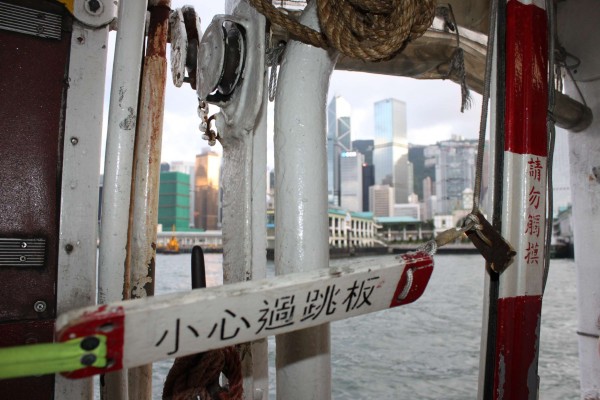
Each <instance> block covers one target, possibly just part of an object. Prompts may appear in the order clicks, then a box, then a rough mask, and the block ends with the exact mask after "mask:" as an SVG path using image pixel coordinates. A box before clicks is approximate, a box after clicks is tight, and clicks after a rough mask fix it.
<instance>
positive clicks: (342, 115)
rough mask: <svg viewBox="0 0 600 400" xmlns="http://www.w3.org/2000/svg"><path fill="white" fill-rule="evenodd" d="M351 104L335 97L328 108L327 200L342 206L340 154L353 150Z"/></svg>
mask: <svg viewBox="0 0 600 400" xmlns="http://www.w3.org/2000/svg"><path fill="white" fill-rule="evenodd" d="M350 112H351V108H350V104H349V103H348V102H347V101H346V100H345V99H344V98H343V97H340V96H335V97H334V98H333V99H332V100H331V102H330V103H329V105H328V106H327V198H328V201H329V203H330V204H335V205H340V154H342V152H343V151H350V150H351V138H350V128H351V124H350Z"/></svg>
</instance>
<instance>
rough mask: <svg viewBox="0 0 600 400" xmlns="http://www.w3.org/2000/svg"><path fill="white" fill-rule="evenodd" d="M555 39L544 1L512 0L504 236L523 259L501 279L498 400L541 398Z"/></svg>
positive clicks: (496, 367)
mask: <svg viewBox="0 0 600 400" xmlns="http://www.w3.org/2000/svg"><path fill="white" fill-rule="evenodd" d="M500 23H502V22H500ZM547 36H548V35H547V17H546V10H545V2H544V0H518V1H517V0H509V1H508V2H507V8H506V36H505V38H506V39H505V40H506V63H505V66H506V70H505V72H506V81H505V82H506V92H505V93H506V94H505V101H506V109H505V122H504V129H505V145H504V179H503V199H502V235H503V236H504V237H505V238H506V239H507V240H508V241H509V242H510V243H511V244H512V246H513V247H514V248H515V249H516V251H517V255H516V257H515V261H514V263H513V264H512V265H511V266H510V267H508V269H506V270H505V271H504V272H503V273H502V274H501V275H500V277H499V291H498V301H497V311H498V323H497V324H496V327H495V328H492V329H496V343H495V349H494V351H495V365H494V390H493V398H494V399H511V400H513V399H537V396H538V387H539V385H538V375H537V360H538V350H539V328H540V317H541V308H542V290H543V279H544V278H543V277H544V265H545V251H544V250H545V230H546V222H545V216H546V188H547V179H546V168H548V167H549V166H548V165H547V128H546V118H547V99H548V72H547V71H548V39H547Z"/></svg>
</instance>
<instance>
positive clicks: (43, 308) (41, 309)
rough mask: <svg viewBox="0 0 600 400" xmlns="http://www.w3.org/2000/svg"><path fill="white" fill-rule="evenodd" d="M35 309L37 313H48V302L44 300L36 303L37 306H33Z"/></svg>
mask: <svg viewBox="0 0 600 400" xmlns="http://www.w3.org/2000/svg"><path fill="white" fill-rule="evenodd" d="M33 309H34V310H35V312H39V313H42V312H44V311H46V302H45V301H42V300H38V301H36V302H35V304H34V305H33Z"/></svg>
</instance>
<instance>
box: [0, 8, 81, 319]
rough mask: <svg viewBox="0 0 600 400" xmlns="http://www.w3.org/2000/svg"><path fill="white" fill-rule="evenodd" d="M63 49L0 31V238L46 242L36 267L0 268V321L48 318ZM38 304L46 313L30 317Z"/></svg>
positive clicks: (66, 43) (65, 45)
mask: <svg viewBox="0 0 600 400" xmlns="http://www.w3.org/2000/svg"><path fill="white" fill-rule="evenodd" d="M35 3H38V4H41V5H43V4H49V3H46V2H35ZM41 5H40V6H41ZM69 47H70V34H69V33H65V32H64V33H63V39H62V40H53V39H42V38H37V37H34V36H29V35H25V34H21V33H15V32H8V31H2V30H0V71H2V74H0V101H1V102H2V107H1V110H2V113H1V114H0V237H17V238H45V239H46V240H47V252H46V265H45V266H44V267H43V268H31V267H30V268H24V267H2V268H0V293H1V295H0V322H4V321H15V320H24V319H50V318H55V308H56V307H55V303H56V297H55V296H56V293H55V292H56V290H55V287H56V275H57V265H56V264H57V245H58V219H59V201H60V194H59V188H60V168H61V157H60V152H61V148H62V129H63V128H62V120H63V117H64V109H63V108H64V107H63V103H64V96H65V94H66V87H67V79H66V69H67V60H68V54H69ZM38 300H41V301H44V302H46V304H47V307H46V311H44V312H42V313H37V312H35V311H34V308H33V305H34V303H35V302H36V301H38Z"/></svg>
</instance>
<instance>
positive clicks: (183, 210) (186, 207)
mask: <svg viewBox="0 0 600 400" xmlns="http://www.w3.org/2000/svg"><path fill="white" fill-rule="evenodd" d="M189 219H190V176H189V175H188V174H184V173H182V172H161V173H160V186H159V192H158V223H159V224H161V225H162V226H163V230H165V231H171V230H175V231H187V230H189Z"/></svg>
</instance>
